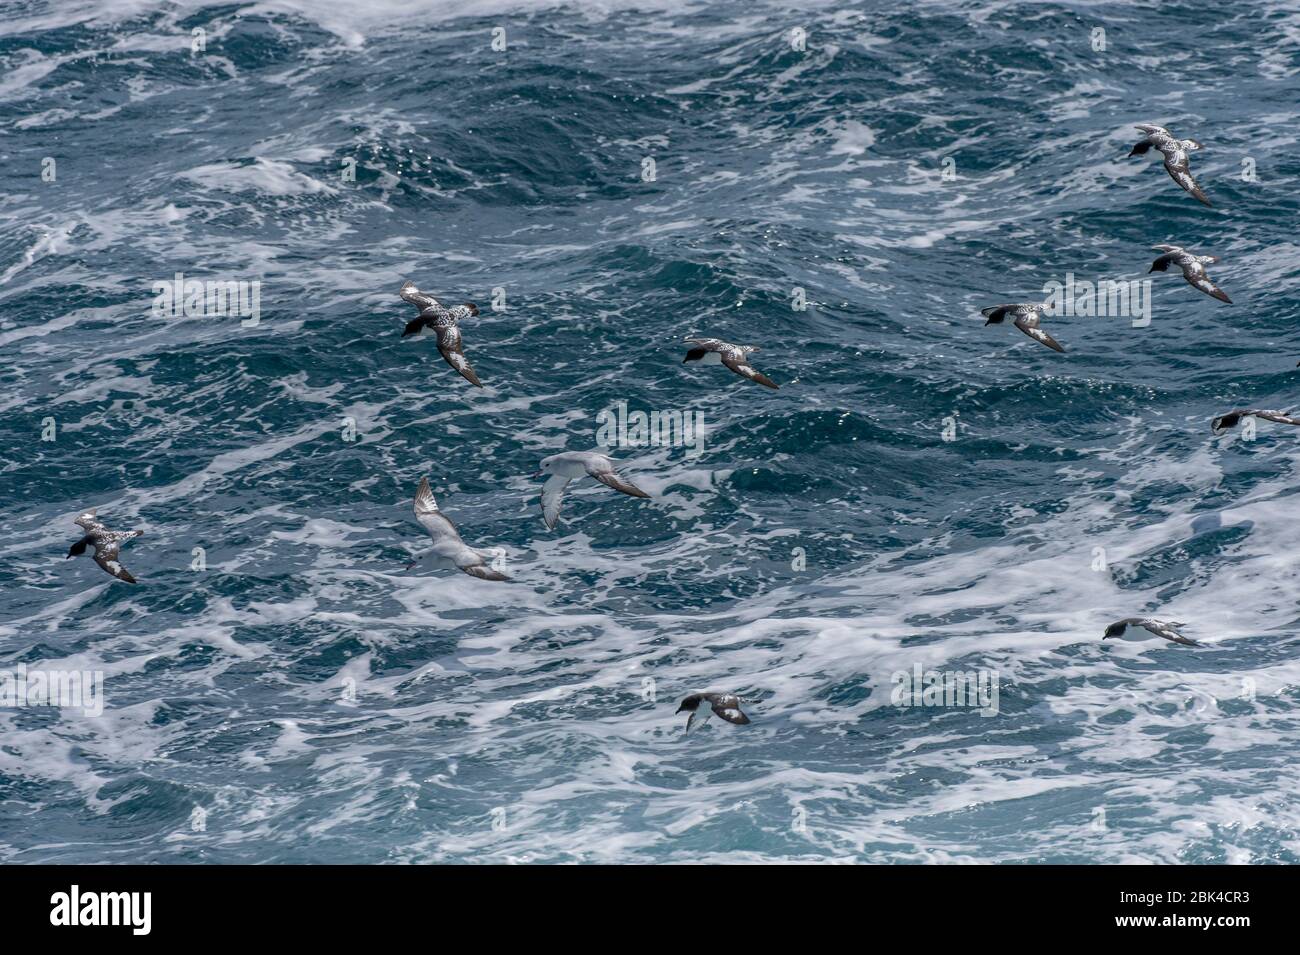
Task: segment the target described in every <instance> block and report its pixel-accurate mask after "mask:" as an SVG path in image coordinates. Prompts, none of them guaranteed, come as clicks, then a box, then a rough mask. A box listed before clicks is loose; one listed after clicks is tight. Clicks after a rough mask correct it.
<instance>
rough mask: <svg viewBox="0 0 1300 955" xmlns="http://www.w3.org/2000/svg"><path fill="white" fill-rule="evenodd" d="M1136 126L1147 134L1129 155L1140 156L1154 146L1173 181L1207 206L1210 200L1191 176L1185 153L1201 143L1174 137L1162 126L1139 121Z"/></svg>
mask: <svg viewBox="0 0 1300 955" xmlns="http://www.w3.org/2000/svg"><path fill="white" fill-rule="evenodd" d="M1137 128H1138V129H1140V130H1142V132H1144V133H1146V134H1147V135H1146V138H1145V139H1142V140H1139V141H1138V144H1137V145H1136V146H1134V147H1133V151H1132V152H1130V153H1129V157H1132V156H1141V155H1142V154H1143V153H1145V152H1146V151H1147V150H1148V149H1150V148H1151V147H1152V146H1154V147H1155V148H1156V149H1158V150H1159V151H1160V153H1161V154H1162V155H1163V156H1164V157H1165V169H1166V170H1168V172H1169V175H1170V176H1172V177H1173V180H1174V182H1176V183H1178V185H1180V186H1182V187H1183V188H1184V189H1186V190H1187V191H1188V192H1190V193H1191V194H1192V195H1194V196H1195V197H1196V198H1197V199H1200V200H1201V202H1203V203H1205V204H1206V205H1207V206H1208V205H1209V204H1210V200H1209V199H1208V198H1206V195H1205V192H1204V191H1203V190H1202V189H1201V187H1200V186H1199V185H1197V184H1196V180H1195V179H1193V178H1192V171H1191V168H1190V167H1189V166H1188V163H1187V154H1188V153H1189V152H1194V151H1195V150H1197V149H1200V148H1202V147H1201V144H1200V143H1198V142H1197V141H1196V140H1194V139H1175V138H1174V135H1173V133H1171V132H1169V130H1167V129H1165V128H1164V127H1163V126H1155V125H1152V124H1149V123H1139V124H1138V127H1137Z"/></svg>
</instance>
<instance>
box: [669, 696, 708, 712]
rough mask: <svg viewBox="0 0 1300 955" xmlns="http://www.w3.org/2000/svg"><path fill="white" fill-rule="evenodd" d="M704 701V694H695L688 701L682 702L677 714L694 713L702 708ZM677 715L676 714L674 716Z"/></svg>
mask: <svg viewBox="0 0 1300 955" xmlns="http://www.w3.org/2000/svg"><path fill="white" fill-rule="evenodd" d="M702 699H704V696H703V694H700V693H693V694H691V695H690V696H688V697H687V698H686V699H684V700H682V705H681V706H679V707H677V712H678V713H681V712H686V713H694V712H695V711H696V710H698V709H699V708H700V701H701V700H702ZM674 715H676V714H674Z"/></svg>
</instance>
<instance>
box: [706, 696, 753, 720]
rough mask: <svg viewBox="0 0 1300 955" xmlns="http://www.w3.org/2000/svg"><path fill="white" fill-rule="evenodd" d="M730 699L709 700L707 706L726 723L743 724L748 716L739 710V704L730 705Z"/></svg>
mask: <svg viewBox="0 0 1300 955" xmlns="http://www.w3.org/2000/svg"><path fill="white" fill-rule="evenodd" d="M730 704H731V701H730V700H725V701H715V700H710V701H709V706H710V708H711V709H712V710H713V712H714V713H717V714H718V715H719V716H721V717H722V718H723V719H724V720H726V721H727V722H728V723H735V724H736V725H737V726H744V725H745V724H746V723H748V722H749V717H748V716H746V715H745V714H744V713H742V712H741V711H740V707H739V706H735V705H730Z"/></svg>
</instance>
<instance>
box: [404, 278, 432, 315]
mask: <svg viewBox="0 0 1300 955" xmlns="http://www.w3.org/2000/svg"><path fill="white" fill-rule="evenodd" d="M397 294H398V295H400V296H402V300H403V301H405V302H410V303H411V304H412V305H414V306H415V307H416V308H418V309H420V310H421V311H424V310H425V309H426V308H441V307H442V306H441V305H439V304H438V300H437V299H436V298H434V297H433V296H432V295H426V294H425V293H424V292H421V291H420V290H419V289H418V288H417V287H416V285H415V283H414V282H411V281H409V280H408V281H406V282H403V283H402V287H401V288H400V289H398V290H397Z"/></svg>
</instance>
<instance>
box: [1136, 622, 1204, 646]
mask: <svg viewBox="0 0 1300 955" xmlns="http://www.w3.org/2000/svg"><path fill="white" fill-rule="evenodd" d="M1142 626H1144V627H1146V628H1147V629H1148V630H1150V631H1151V632H1152V633H1154V634H1155V635H1156V636H1157V637H1164V638H1165V639H1166V640H1169V641H1172V642H1173V643H1181V644H1182V645H1183V646H1185V647H1199V646H1200V644H1199V643H1197V642H1196V641H1195V640H1189V639H1187V638H1186V637H1184V636H1183V635H1182V634H1181V633H1179V632H1178V631H1177V630H1175V629H1174V627H1175V626H1182V624H1169V623H1161V622H1160V621H1159V620H1145V621H1143V622H1142Z"/></svg>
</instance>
